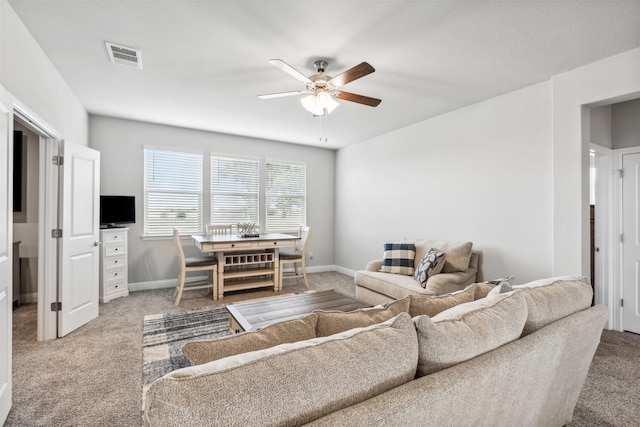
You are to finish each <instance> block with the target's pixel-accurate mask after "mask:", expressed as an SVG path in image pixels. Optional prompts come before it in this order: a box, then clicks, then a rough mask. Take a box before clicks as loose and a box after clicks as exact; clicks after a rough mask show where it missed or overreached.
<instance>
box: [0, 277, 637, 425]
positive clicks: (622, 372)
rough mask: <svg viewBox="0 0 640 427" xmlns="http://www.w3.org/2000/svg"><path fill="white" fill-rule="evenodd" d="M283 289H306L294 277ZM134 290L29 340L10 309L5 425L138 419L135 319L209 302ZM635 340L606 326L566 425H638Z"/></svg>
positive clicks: (334, 283)
mask: <svg viewBox="0 0 640 427" xmlns="http://www.w3.org/2000/svg"><path fill="white" fill-rule="evenodd" d="M309 279H310V280H309V281H310V285H311V288H312V289H316V290H321V289H331V288H336V289H339V290H341V291H342V292H345V293H347V294H351V295H354V293H355V288H354V285H353V279H352V278H351V277H349V276H345V275H342V274H338V273H314V274H310V275H309ZM287 283H290V285H289V286H287V285H286V284H285V287H284V291H283V292H300V291H304V290H306V288H305V287H304V286H303V285H295V281H289V282H287ZM172 292H173V291H172V290H171V289H163V290H156V291H145V292H133V293H131V295H130V296H129V297H126V298H119V299H116V300H113V301H111V302H109V303H107V304H103V305H101V306H100V316H99V317H98V318H97V319H95V320H93V321H92V322H90V323H89V324H87V325H85V326H84V327H82V328H80V329H79V330H77V331H75V332H73V333H71V334H69V335H68V336H66V337H64V338H61V339H58V340H52V341H46V342H37V341H36V310H35V304H32V305H27V306H23V307H20V308H18V309H17V310H16V311H15V312H14V316H13V340H14V341H13V393H14V398H13V408H12V410H11V412H10V413H9V418H8V419H7V422H6V424H5V426H139V425H140V406H141V401H142V400H141V393H140V390H141V388H142V339H141V337H142V325H143V318H144V316H145V315H148V314H155V313H161V312H165V311H173V310H181V309H186V308H196V307H204V306H208V305H212V304H213V301H211V300H210V299H209V298H208V297H206V295H205V294H204V292H205V291H202V292H200V291H192V292H188V293H186V294H185V297H184V298H183V301H182V303H181V304H180V306H179V307H175V306H174V305H173V300H172V298H171V297H172ZM273 295H275V293H274V292H273V291H258V292H238V293H229V294H226V295H225V298H224V299H223V301H222V302H221V303H230V302H237V301H245V300H248V299H253V298H260V297H265V296H273ZM639 387H640V339H639V337H638V336H637V335H634V334H630V333H618V332H610V331H605V332H604V334H603V340H602V344H601V345H600V347H599V348H598V352H597V353H596V358H595V360H594V364H593V366H592V368H591V371H590V373H589V378H588V380H587V385H586V387H585V389H584V390H583V392H582V394H581V396H580V401H579V403H578V408H577V409H576V413H575V415H574V421H573V422H572V423H571V424H570V425H571V426H626V425H630V426H631V425H636V426H637V425H640V415H639V413H640V411H638V406H637V402H638V400H639V398H640V394H639V393H640V389H639Z"/></svg>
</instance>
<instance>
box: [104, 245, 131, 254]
mask: <svg viewBox="0 0 640 427" xmlns="http://www.w3.org/2000/svg"><path fill="white" fill-rule="evenodd" d="M104 253H105V255H106V256H113V255H120V254H126V253H127V243H126V242H119V243H109V244H107V245H105V247H104Z"/></svg>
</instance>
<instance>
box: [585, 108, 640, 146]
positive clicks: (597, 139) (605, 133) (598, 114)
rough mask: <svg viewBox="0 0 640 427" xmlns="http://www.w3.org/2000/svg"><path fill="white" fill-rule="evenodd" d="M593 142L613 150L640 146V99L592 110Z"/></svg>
mask: <svg viewBox="0 0 640 427" xmlns="http://www.w3.org/2000/svg"><path fill="white" fill-rule="evenodd" d="M591 141H592V142H593V143H594V144H598V145H601V146H603V147H607V148H611V149H618V148H628V147H637V146H640V99H633V100H631V101H625V102H618V103H615V104H611V105H605V106H603V107H597V108H592V109H591Z"/></svg>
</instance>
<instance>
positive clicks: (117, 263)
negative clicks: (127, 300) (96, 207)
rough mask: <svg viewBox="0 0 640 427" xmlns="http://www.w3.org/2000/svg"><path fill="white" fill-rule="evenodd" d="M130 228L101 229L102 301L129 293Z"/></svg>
mask: <svg viewBox="0 0 640 427" xmlns="http://www.w3.org/2000/svg"><path fill="white" fill-rule="evenodd" d="M128 231H129V229H128V228H109V229H105V230H100V241H101V242H102V245H101V246H100V302H103V303H104V302H109V301H111V300H112V299H114V298H118V297H126V296H127V295H129V281H128V278H127V269H128V260H127V233H128Z"/></svg>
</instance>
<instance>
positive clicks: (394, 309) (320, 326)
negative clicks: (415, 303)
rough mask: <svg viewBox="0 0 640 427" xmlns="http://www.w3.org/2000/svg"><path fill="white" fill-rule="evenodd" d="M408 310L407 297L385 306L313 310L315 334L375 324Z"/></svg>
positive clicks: (327, 333) (330, 333) (326, 334)
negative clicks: (344, 310) (343, 309)
mask: <svg viewBox="0 0 640 427" xmlns="http://www.w3.org/2000/svg"><path fill="white" fill-rule="evenodd" d="M408 311H409V297H406V298H403V299H401V300H397V301H393V302H391V303H389V304H387V305H386V306H385V307H382V306H376V307H370V308H360V309H358V310H353V311H348V312H343V311H324V310H315V311H314V313H315V314H316V316H317V318H318V322H317V324H316V336H318V337H326V336H329V335H333V334H337V333H339V332H343V331H346V330H349V329H353V328H362V327H366V326H371V325H375V324H376V323H382V322H384V321H387V320H389V319H391V318H392V317H395V316H397V315H398V314H400V313H407V312H408Z"/></svg>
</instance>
